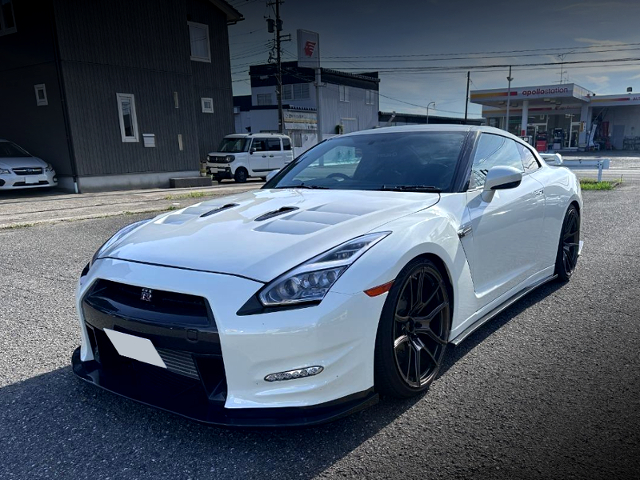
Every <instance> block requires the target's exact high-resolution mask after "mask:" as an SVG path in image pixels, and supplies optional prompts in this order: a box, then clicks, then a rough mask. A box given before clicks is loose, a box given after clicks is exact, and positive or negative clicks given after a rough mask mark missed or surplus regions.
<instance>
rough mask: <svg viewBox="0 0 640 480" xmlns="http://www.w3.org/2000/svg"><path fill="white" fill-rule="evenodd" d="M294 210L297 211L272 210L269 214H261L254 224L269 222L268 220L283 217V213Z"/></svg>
mask: <svg viewBox="0 0 640 480" xmlns="http://www.w3.org/2000/svg"><path fill="white" fill-rule="evenodd" d="M295 210H298V207H281V208H279V209H278V210H273V211H271V212H267V213H263V214H262V215H260V216H259V217H257V218H256V222H262V221H263V220H269V219H270V218H273V217H277V216H279V215H284V214H285V213H289V212H293V211H295Z"/></svg>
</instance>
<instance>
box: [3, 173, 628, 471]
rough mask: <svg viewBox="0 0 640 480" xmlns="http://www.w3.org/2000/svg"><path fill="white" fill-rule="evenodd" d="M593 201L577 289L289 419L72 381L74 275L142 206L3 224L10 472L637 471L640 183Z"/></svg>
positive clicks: (534, 299) (589, 195)
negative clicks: (430, 376)
mask: <svg viewBox="0 0 640 480" xmlns="http://www.w3.org/2000/svg"><path fill="white" fill-rule="evenodd" d="M584 197H585V207H584V212H583V228H582V239H583V240H584V241H585V247H584V251H583V257H582V258H581V259H580V262H579V266H578V269H577V271H576V272H575V275H574V278H573V279H572V280H571V282H570V283H568V284H558V283H553V284H547V285H546V286H544V287H541V288H540V289H538V290H537V291H535V292H534V293H532V294H531V295H530V296H528V297H526V298H525V299H523V300H522V301H520V302H518V303H517V304H515V305H514V306H512V307H510V308H509V309H507V310H506V311H505V312H503V313H502V314H501V315H499V316H498V317H497V318H495V319H494V320H492V321H491V322H489V323H488V324H487V325H485V326H483V327H482V328H481V329H480V330H479V331H477V332H476V333H474V334H473V335H472V336H471V337H469V339H468V340H466V341H465V342H464V343H462V344H461V345H460V346H459V347H457V348H450V350H448V352H447V358H446V362H445V364H444V368H443V370H442V372H441V374H440V375H439V377H438V378H437V379H436V381H435V382H434V383H433V384H432V386H431V388H430V390H429V392H427V394H425V395H423V396H421V397H419V398H417V399H414V400H408V401H399V400H395V399H386V398H385V399H382V401H381V403H379V404H378V405H376V406H374V407H372V408H370V409H368V410H366V411H364V412H361V413H358V414H356V415H353V416H351V417H348V418H346V419H343V420H340V421H338V422H335V423H332V424H328V425H324V426H321V427H316V428H307V429H295V430H230V429H223V428H214V427H209V426H206V425H201V424H198V423H195V422H192V421H189V420H185V419H184V418H181V417H177V416H174V415H171V414H169V413H164V412H160V411H157V410H154V409H152V408H149V407H145V406H142V405H138V404H136V403H134V402H131V401H129V400H126V399H123V398H120V397H117V396H116V395H113V394H110V393H108V392H103V391H100V390H98V389H96V388H94V387H92V386H90V385H86V384H84V383H82V382H80V381H79V380H77V379H76V378H75V377H74V375H73V374H72V372H71V367H70V357H71V353H72V352H73V350H74V348H76V346H77V345H78V342H79V334H78V325H77V319H76V315H75V312H74V306H73V302H74V289H75V284H76V279H77V277H78V275H79V273H80V270H81V269H82V267H83V266H84V264H85V263H86V262H87V260H88V259H89V258H90V257H91V255H92V254H93V253H94V251H95V250H96V249H97V248H98V247H99V246H100V245H101V244H102V242H103V241H104V240H105V239H106V238H107V237H108V236H109V235H110V234H112V233H114V232H115V231H116V230H117V229H118V228H119V227H121V226H123V225H125V224H127V223H130V222H133V221H135V220H137V219H139V218H143V217H144V215H129V216H116V217H110V218H101V219H93V220H83V221H76V222H62V223H57V224H50V225H46V224H43V225H37V226H33V227H26V228H16V229H4V230H0V302H1V303H0V479H3V480H4V479H27V478H28V479H37V478H61V479H71V478H73V479H84V478H92V479H95V478H100V479H165V478H166V479H189V478H191V479H196V478H198V479H200V478H212V479H232V478H255V479H261V478H265V479H267V478H277V479H289V478H296V479H300V478H302V479H309V478H316V477H317V478H421V479H424V478H447V479H449V478H482V479H485V478H584V479H612V478H615V479H622V478H640V447H639V442H640V349H639V348H638V347H639V346H640V323H639V318H640V283H639V279H640V273H638V267H639V266H640V262H639V261H638V260H639V258H638V257H639V255H640V220H639V216H638V205H639V204H640V190H639V189H637V188H635V187H633V186H632V185H628V184H623V185H622V186H621V187H619V188H616V189H614V190H612V191H599V192H585V194H584ZM203 248H206V246H205V247H203ZM203 254H204V252H203Z"/></svg>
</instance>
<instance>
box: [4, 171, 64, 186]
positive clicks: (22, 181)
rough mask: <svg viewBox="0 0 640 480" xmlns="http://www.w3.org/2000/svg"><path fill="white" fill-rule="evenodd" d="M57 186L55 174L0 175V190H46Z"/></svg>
mask: <svg viewBox="0 0 640 480" xmlns="http://www.w3.org/2000/svg"><path fill="white" fill-rule="evenodd" d="M57 185H58V178H57V177H56V172H43V173H41V174H39V175H16V174H14V173H11V174H8V175H0V190H13V189H15V188H43V187H44V188H46V187H55V186H57Z"/></svg>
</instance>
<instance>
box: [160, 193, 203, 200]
mask: <svg viewBox="0 0 640 480" xmlns="http://www.w3.org/2000/svg"><path fill="white" fill-rule="evenodd" d="M212 195H215V193H213V192H211V193H210V192H189V193H182V194H180V195H167V196H166V197H164V199H165V200H182V199H185V198H202V197H208V196H212Z"/></svg>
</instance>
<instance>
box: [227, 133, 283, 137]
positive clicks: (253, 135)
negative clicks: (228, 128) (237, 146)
mask: <svg viewBox="0 0 640 480" xmlns="http://www.w3.org/2000/svg"><path fill="white" fill-rule="evenodd" d="M249 137H278V138H289V135H285V134H283V133H267V132H265V133H231V134H229V135H225V136H224V138H249Z"/></svg>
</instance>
